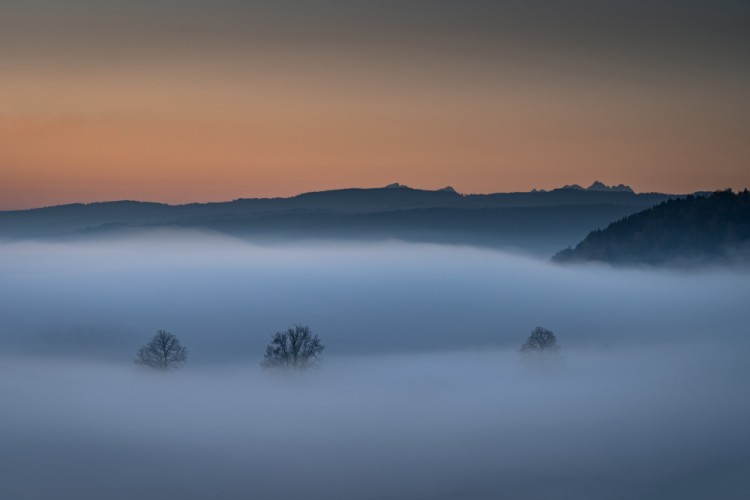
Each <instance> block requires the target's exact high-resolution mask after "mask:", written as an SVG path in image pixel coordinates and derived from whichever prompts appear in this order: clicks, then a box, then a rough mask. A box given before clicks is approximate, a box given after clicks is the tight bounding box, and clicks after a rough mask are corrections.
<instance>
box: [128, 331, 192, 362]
mask: <svg viewBox="0 0 750 500" xmlns="http://www.w3.org/2000/svg"><path fill="white" fill-rule="evenodd" d="M187 355H188V352H187V349H185V348H184V347H183V346H182V345H181V344H180V341H179V339H178V338H177V337H176V336H175V335H174V334H172V333H170V332H168V331H166V330H159V331H157V332H156V335H154V338H152V339H151V341H150V342H149V343H148V344H146V345H144V346H143V347H141V348H140V349H138V354H137V355H136V357H135V364H137V365H143V366H148V367H149V368H153V369H154V370H159V371H163V372H166V371H169V370H174V369H176V368H180V367H182V365H183V364H185V361H187Z"/></svg>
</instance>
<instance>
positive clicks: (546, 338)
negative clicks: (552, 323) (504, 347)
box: [521, 326, 560, 352]
mask: <svg viewBox="0 0 750 500" xmlns="http://www.w3.org/2000/svg"><path fill="white" fill-rule="evenodd" d="M559 349H560V346H559V345H557V337H555V334H554V333H552V332H551V331H549V330H547V329H546V328H542V327H541V326H538V327H536V328H534V330H533V331H532V332H531V335H529V338H528V340H526V342H524V344H523V345H522V346H521V351H522V352H555V351H558V350H559Z"/></svg>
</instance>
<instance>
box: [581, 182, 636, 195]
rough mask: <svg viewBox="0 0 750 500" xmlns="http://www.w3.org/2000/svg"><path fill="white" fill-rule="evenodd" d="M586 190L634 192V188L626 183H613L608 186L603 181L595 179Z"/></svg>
mask: <svg viewBox="0 0 750 500" xmlns="http://www.w3.org/2000/svg"><path fill="white" fill-rule="evenodd" d="M586 191H610V192H612V191H614V192H623V193H632V192H633V189H632V188H631V187H630V186H626V185H625V184H618V185H616V186H615V185H612V186H607V185H606V184H604V183H603V182H599V181H594V182H593V183H591V185H590V186H589V187H587V188H586Z"/></svg>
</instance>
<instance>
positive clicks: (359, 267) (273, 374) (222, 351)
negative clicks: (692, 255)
mask: <svg viewBox="0 0 750 500" xmlns="http://www.w3.org/2000/svg"><path fill="white" fill-rule="evenodd" d="M0 276H2V281H1V282H0V318H1V319H2V323H1V324H0V395H1V396H2V401H3V404H2V411H0V443H2V446H0V470H2V471H3V472H2V479H3V480H2V481H1V482H0V497H2V498H12V499H21V498H45V499H46V498H50V499H58V498H59V499H78V498H107V499H132V498H142V499H151V498H153V499H157V498H167V497H168V498H181V499H205V498H228V499H231V498H264V499H276V498H279V499H281V498H313V499H330V498H362V499H383V498H394V499H396V498H404V499H412V498H431V499H432V498H434V499H442V498H445V499H453V498H467V499H470V498H477V499H479V498H509V499H557V498H559V499H580V498H601V499H609V498H612V499H629V498H665V499H690V498H696V499H697V498H741V497H742V492H747V491H748V488H750V454H748V451H747V450H748V449H750V448H749V447H750V433H748V432H747V430H746V422H747V421H748V419H750V400H748V398H747V380H748V377H749V376H750V365H748V363H747V359H748V354H750V339H748V337H747V325H748V322H749V320H750V311H749V310H748V308H747V297H748V296H750V280H749V279H748V277H749V275H748V271H747V270H746V269H745V268H742V267H739V268H738V267H721V266H716V267H712V266H708V267H701V268H697V269H694V268H690V269H682V268H656V267H627V268H618V267H610V266H608V265H605V264H602V263H588V264H576V265H561V264H556V263H553V262H550V260H549V258H548V257H544V258H542V257H539V256H537V255H535V254H534V253H533V252H532V253H521V252H515V253H514V252H511V251H508V250H503V249H497V248H487V247H475V246H470V245H465V244H438V243H425V242H403V241H397V240H383V241H352V240H334V239H327V240H325V241H287V242H263V243H259V242H252V241H248V240H247V239H242V238H238V237H234V236H230V235H226V234H220V233H216V232H212V231H206V230H202V229H196V228H179V227H167V228H145V229H142V230H137V231H131V232H128V233H127V234H122V235H119V236H117V237H113V238H102V239H92V238H84V239H37V240H31V239H20V240H8V241H5V242H3V243H2V244H0ZM294 325H309V327H310V330H311V332H312V333H314V334H315V335H318V336H319V337H320V340H321V341H322V343H323V344H324V346H325V350H323V351H322V352H320V353H319V354H320V355H319V356H318V358H317V362H316V363H315V366H314V367H311V368H310V369H307V370H293V371H278V370H268V369H263V367H262V366H261V364H262V363H263V362H264V353H265V352H266V347H267V346H268V345H269V343H270V342H271V341H272V336H273V335H274V334H275V333H276V332H284V331H286V330H287V329H288V328H290V327H293V326H294ZM536 327H544V328H546V329H549V330H550V331H552V332H554V334H555V335H556V340H557V343H558V344H559V350H557V351H556V352H555V358H554V362H552V363H548V362H538V360H534V359H532V360H529V358H528V357H527V356H525V355H524V352H522V351H523V349H522V345H524V342H526V341H527V339H529V337H530V333H531V332H532V330H534V329H535V328H536ZM158 330H166V331H168V332H172V333H173V334H174V335H176V337H177V338H179V341H180V342H181V343H182V345H183V346H184V347H185V348H186V349H187V357H186V359H185V361H184V363H182V366H181V368H180V369H177V370H172V371H169V372H168V373H158V372H157V371H153V370H147V369H144V368H143V366H140V365H137V364H135V363H134V362H133V361H134V358H135V356H136V353H137V352H138V350H139V348H141V347H142V346H144V344H146V343H147V342H149V340H150V339H152V337H154V336H155V334H156V332H157V331H158ZM71 457H74V459H73V458H71Z"/></svg>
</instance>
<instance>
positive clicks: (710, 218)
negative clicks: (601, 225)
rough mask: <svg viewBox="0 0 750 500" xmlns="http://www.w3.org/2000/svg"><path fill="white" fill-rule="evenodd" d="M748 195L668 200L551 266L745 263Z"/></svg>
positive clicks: (596, 234) (749, 240)
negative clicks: (582, 263)
mask: <svg viewBox="0 0 750 500" xmlns="http://www.w3.org/2000/svg"><path fill="white" fill-rule="evenodd" d="M749 250H750V193H748V191H747V189H746V190H744V191H742V192H739V193H733V192H732V191H729V190H727V191H718V192H715V193H713V194H710V195H708V196H687V197H685V198H680V199H670V200H668V201H665V202H663V203H661V204H659V205H657V206H655V207H652V208H649V209H647V210H644V211H642V212H638V213H636V214H633V215H630V216H628V217H625V218H623V219H621V220H618V221H616V222H613V223H612V224H610V225H609V226H608V227H607V228H606V229H603V230H596V231H592V232H591V233H590V234H589V235H588V236H587V237H586V238H585V239H584V240H583V241H581V242H580V243H579V244H578V245H576V247H575V248H568V249H565V250H563V251H561V252H559V253H557V254H556V255H555V256H554V257H553V261H555V262H586V261H599V262H607V263H611V264H665V263H701V262H720V261H724V262H737V261H744V262H748V261H750V258H749V257H750V251H749Z"/></svg>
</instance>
